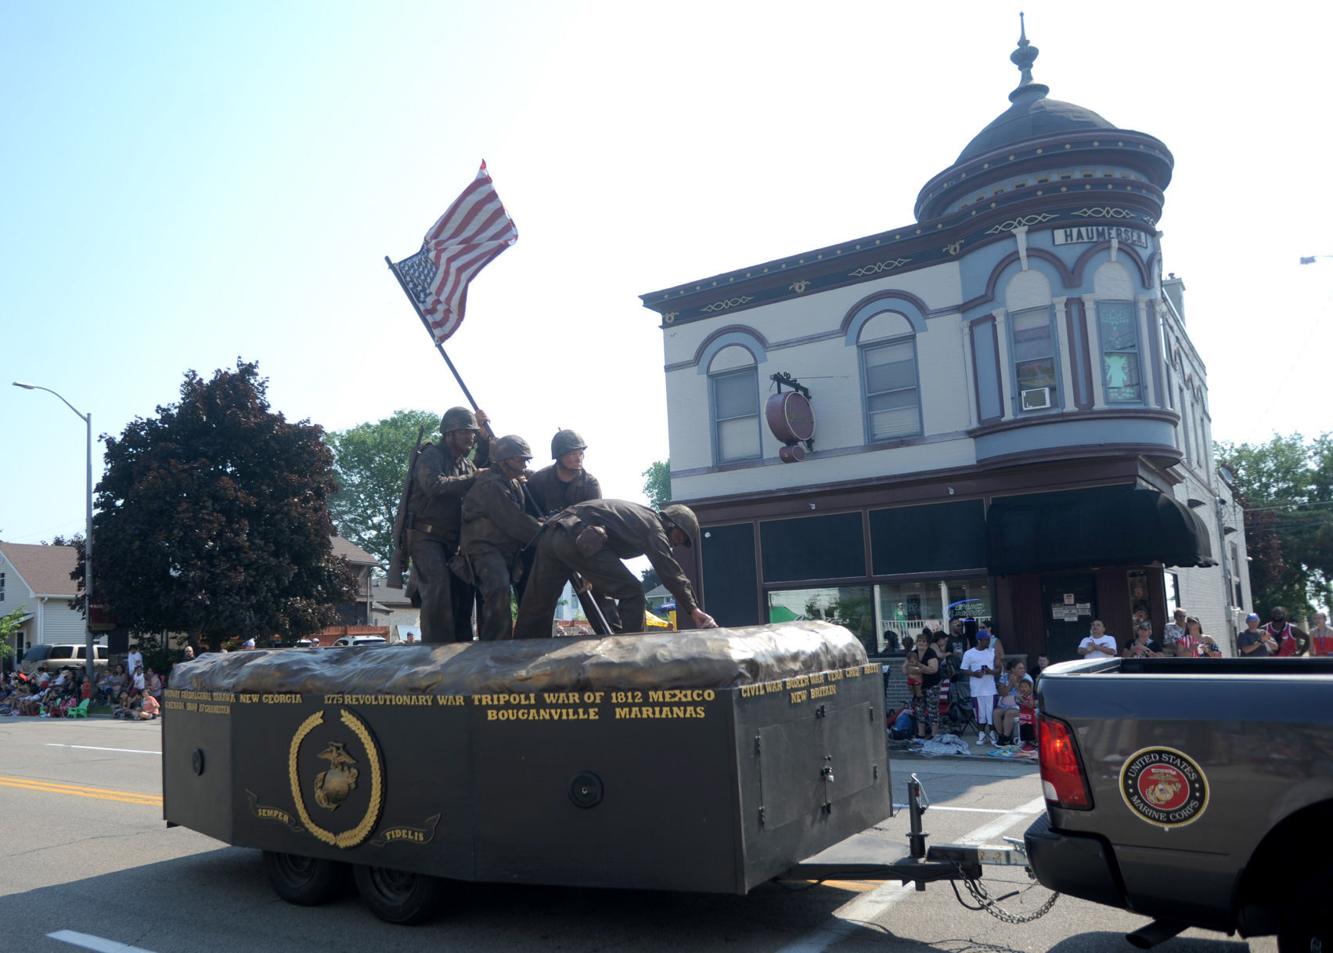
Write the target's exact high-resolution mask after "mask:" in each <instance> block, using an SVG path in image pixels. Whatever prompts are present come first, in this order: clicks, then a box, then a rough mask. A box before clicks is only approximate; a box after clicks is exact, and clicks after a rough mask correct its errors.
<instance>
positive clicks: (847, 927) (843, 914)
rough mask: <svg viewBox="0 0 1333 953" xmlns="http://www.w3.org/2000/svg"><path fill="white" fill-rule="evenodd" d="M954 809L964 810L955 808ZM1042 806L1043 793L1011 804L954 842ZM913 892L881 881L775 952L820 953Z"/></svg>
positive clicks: (999, 828) (974, 840)
mask: <svg viewBox="0 0 1333 953" xmlns="http://www.w3.org/2000/svg"><path fill="white" fill-rule="evenodd" d="M931 810H940V808H931ZM956 810H964V809H963V808H958V809H956ZM972 810H978V811H979V810H983V808H972ZM1044 810H1046V799H1045V798H1044V797H1039V798H1033V799H1032V800H1031V801H1028V802H1027V803H1026V804H1023V805H1021V806H1019V807H1016V808H1014V809H1013V810H1011V811H1005V812H1004V813H1003V815H1002V816H1000V817H997V818H996V819H995V820H993V821H989V822H987V823H985V824H982V825H981V826H980V827H978V828H976V829H975V830H973V831H970V832H968V833H967V834H965V835H964V836H963V837H962V838H961V839H960V840H958V841H957V843H960V844H984V843H986V842H987V841H988V840H990V839H991V838H993V837H998V836H999V835H1000V834H1003V833H1004V832H1005V831H1007V830H1008V829H1009V828H1010V827H1012V826H1013V825H1014V824H1016V823H1018V822H1019V821H1022V820H1025V819H1026V818H1029V817H1031V816H1032V815H1034V814H1038V813H1040V812H1042V811H1044ZM915 892H916V885H915V884H911V883H906V884H900V883H892V882H890V883H885V884H882V885H880V886H878V887H876V888H875V889H874V890H871V891H870V892H869V893H863V894H861V895H860V896H858V897H855V898H854V899H852V900H850V901H848V902H847V903H845V904H843V905H842V906H841V907H839V908H838V909H837V910H834V911H833V913H832V915H831V916H830V917H829V919H828V922H827V923H825V924H824V925H823V926H821V927H819V928H818V929H817V930H811V931H810V932H809V933H807V934H806V935H805V936H803V937H801V938H800V939H798V940H795V941H793V942H791V943H788V944H787V945H786V946H784V947H782V948H781V949H780V950H779V951H778V953H823V951H824V950H827V949H828V948H829V947H831V946H833V945H834V944H835V943H838V942H840V941H842V940H844V939H846V938H847V935H848V934H849V933H851V932H852V931H853V930H855V929H857V928H858V927H860V926H861V925H862V924H864V923H869V922H870V921H872V920H874V919H875V918H876V917H878V916H879V915H880V914H881V913H883V912H884V911H885V910H887V909H889V908H890V907H892V906H893V905H894V904H896V903H897V902H898V901H899V900H901V899H902V898H903V897H905V896H907V895H908V894H909V893H915Z"/></svg>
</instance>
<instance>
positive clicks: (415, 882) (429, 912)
mask: <svg viewBox="0 0 1333 953" xmlns="http://www.w3.org/2000/svg"><path fill="white" fill-rule="evenodd" d="M353 875H354V876H355V877H356V889H357V892H358V893H360V894H361V899H362V900H364V901H365V902H366V906H368V907H370V909H371V912H373V913H374V914H375V916H377V917H379V918H380V919H381V920H384V921H385V922H386V923H400V924H410V923H423V922H425V921H426V920H429V919H430V918H431V917H432V916H434V915H435V912H436V910H437V909H438V907H439V904H440V898H441V896H442V895H443V892H444V891H443V883H442V881H441V880H440V879H439V878H438V877H431V876H428V875H426V874H414V873H409V872H408V871H406V870H394V869H393V868H391V867H370V866H368V865H365V864H357V865H356V867H354V868H353Z"/></svg>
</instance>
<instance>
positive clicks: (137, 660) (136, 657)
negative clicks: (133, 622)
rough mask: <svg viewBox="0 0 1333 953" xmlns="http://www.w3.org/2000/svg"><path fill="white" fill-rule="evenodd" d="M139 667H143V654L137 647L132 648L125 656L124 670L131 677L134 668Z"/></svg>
mask: <svg viewBox="0 0 1333 953" xmlns="http://www.w3.org/2000/svg"><path fill="white" fill-rule="evenodd" d="M140 668H143V654H142V653H141V652H140V651H139V650H138V648H132V649H130V651H129V654H128V655H126V656H125V671H127V672H129V673H130V677H131V678H133V677H134V672H135V670H136V669H140Z"/></svg>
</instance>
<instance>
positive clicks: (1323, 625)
mask: <svg viewBox="0 0 1333 953" xmlns="http://www.w3.org/2000/svg"><path fill="white" fill-rule="evenodd" d="M1310 654H1311V655H1333V628H1329V625H1328V616H1327V615H1326V614H1325V613H1323V612H1316V613H1315V614H1314V628H1312V629H1311V630H1310Z"/></svg>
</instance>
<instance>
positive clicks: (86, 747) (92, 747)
mask: <svg viewBox="0 0 1333 953" xmlns="http://www.w3.org/2000/svg"><path fill="white" fill-rule="evenodd" d="M46 746H47V747H48V748H78V749H79V750H80V751H119V752H122V753H123V754H157V755H160V754H161V753H162V752H160V751H145V750H144V749H142V748H98V747H96V746H95V745H62V744H56V743H54V742H50V741H48V742H47V743H46Z"/></svg>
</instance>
